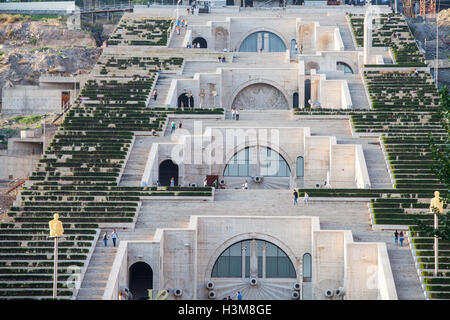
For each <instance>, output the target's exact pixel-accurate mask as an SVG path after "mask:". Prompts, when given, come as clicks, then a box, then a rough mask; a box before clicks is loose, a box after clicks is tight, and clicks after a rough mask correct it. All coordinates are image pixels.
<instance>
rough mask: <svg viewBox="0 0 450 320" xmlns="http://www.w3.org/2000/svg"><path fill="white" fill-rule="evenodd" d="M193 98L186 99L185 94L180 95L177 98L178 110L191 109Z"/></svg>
mask: <svg viewBox="0 0 450 320" xmlns="http://www.w3.org/2000/svg"><path fill="white" fill-rule="evenodd" d="M193 107H194V97H192V96H191V97H188V95H187V94H186V93H183V94H180V96H179V97H178V108H193Z"/></svg>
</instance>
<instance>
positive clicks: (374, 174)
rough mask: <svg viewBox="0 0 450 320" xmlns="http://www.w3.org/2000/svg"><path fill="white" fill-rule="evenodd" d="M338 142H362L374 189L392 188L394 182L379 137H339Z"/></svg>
mask: <svg viewBox="0 0 450 320" xmlns="http://www.w3.org/2000/svg"><path fill="white" fill-rule="evenodd" d="M337 143H338V144H360V145H361V146H362V148H363V153H364V158H365V160H366V166H367V171H368V172H369V178H370V182H371V184H372V189H391V188H392V183H391V178H390V177H389V171H388V170H387V168H386V159H385V158H384V155H383V152H382V151H381V146H380V143H379V140H378V138H372V139H367V138H364V139H348V138H339V139H338V141H337Z"/></svg>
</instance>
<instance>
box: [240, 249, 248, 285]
mask: <svg viewBox="0 0 450 320" xmlns="http://www.w3.org/2000/svg"><path fill="white" fill-rule="evenodd" d="M241 250H242V255H241V257H242V279H245V255H246V253H247V247H245V246H243V247H242V249H241Z"/></svg>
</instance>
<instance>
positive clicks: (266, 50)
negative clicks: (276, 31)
mask: <svg viewBox="0 0 450 320" xmlns="http://www.w3.org/2000/svg"><path fill="white" fill-rule="evenodd" d="M269 51H270V48H269V34H268V33H264V52H269Z"/></svg>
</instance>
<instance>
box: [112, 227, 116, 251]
mask: <svg viewBox="0 0 450 320" xmlns="http://www.w3.org/2000/svg"><path fill="white" fill-rule="evenodd" d="M111 239H112V241H113V246H114V247H115V246H116V244H117V232H116V229H113V232H112V235H111Z"/></svg>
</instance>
